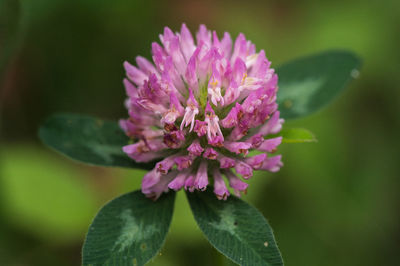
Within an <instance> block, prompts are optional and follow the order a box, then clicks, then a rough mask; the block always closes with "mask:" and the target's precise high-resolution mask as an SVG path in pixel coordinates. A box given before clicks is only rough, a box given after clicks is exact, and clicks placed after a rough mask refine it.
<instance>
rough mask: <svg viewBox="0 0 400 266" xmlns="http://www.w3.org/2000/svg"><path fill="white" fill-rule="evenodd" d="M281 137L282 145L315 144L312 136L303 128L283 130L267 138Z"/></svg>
mask: <svg viewBox="0 0 400 266" xmlns="http://www.w3.org/2000/svg"><path fill="white" fill-rule="evenodd" d="M275 137H282V143H304V142H317V139H316V138H315V136H314V134H313V133H312V132H311V131H309V130H307V129H305V128H284V129H282V130H281V131H280V132H279V133H278V134H275V135H272V136H271V135H270V136H268V138H275Z"/></svg>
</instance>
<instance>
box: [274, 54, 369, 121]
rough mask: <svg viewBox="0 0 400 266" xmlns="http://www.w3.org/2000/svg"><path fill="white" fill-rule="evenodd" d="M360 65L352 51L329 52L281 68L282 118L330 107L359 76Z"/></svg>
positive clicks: (280, 104) (279, 94)
mask: <svg viewBox="0 0 400 266" xmlns="http://www.w3.org/2000/svg"><path fill="white" fill-rule="evenodd" d="M360 64H361V62H360V59H359V58H358V57H357V56H356V55H355V54H353V53H351V52H347V51H328V52H323V53H320V54H316V55H312V56H308V57H304V58H300V59H297V60H294V61H290V62H288V63H286V64H284V65H282V66H281V67H278V68H277V69H276V73H277V74H278V77H279V82H278V84H279V90H278V103H279V110H280V112H281V117H283V118H286V119H289V118H299V117H303V116H306V115H309V114H311V113H313V112H316V111H318V110H319V109H320V108H322V107H324V106H325V105H327V104H328V103H329V102H330V101H331V100H333V99H334V98H335V97H336V96H337V95H338V94H339V93H340V92H341V91H342V90H343V88H344V87H345V85H347V83H348V82H349V81H350V80H351V78H355V77H357V75H358V71H359V70H358V69H359V67H360Z"/></svg>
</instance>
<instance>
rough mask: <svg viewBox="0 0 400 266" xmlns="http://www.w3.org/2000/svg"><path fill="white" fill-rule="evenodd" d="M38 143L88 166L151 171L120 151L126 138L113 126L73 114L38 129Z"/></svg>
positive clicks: (57, 115) (114, 124)
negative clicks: (41, 142)
mask: <svg viewBox="0 0 400 266" xmlns="http://www.w3.org/2000/svg"><path fill="white" fill-rule="evenodd" d="M39 137H40V139H41V140H42V141H43V142H44V143H45V144H46V145H48V146H49V147H51V148H53V149H55V150H56V151H58V152H60V153H62V154H64V155H66V156H68V157H70V158H71V159H74V160H78V161H81V162H84V163H87V164H92V165H100V166H120V167H131V168H139V169H147V170H149V169H152V168H153V167H154V164H152V163H146V164H141V163H136V162H134V161H133V160H132V159H130V158H129V157H128V156H126V154H125V153H124V152H123V151H122V147H123V146H125V145H127V144H128V142H129V138H128V137H127V136H126V135H125V133H124V132H123V131H122V129H121V128H120V127H119V126H118V124H117V123H116V122H111V121H107V120H101V119H97V118H94V117H90V116H84V115H75V114H55V115H53V116H51V117H49V118H48V119H47V120H46V121H45V122H44V124H43V125H42V126H41V127H40V129H39Z"/></svg>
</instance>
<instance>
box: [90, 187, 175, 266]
mask: <svg viewBox="0 0 400 266" xmlns="http://www.w3.org/2000/svg"><path fill="white" fill-rule="evenodd" d="M174 200H175V193H174V192H170V193H167V194H163V195H162V196H161V197H160V198H159V199H158V200H157V201H155V202H153V201H152V200H150V199H148V198H146V197H145V196H144V195H143V193H142V192H141V191H134V192H130V193H128V194H124V195H122V196H120V197H118V198H116V199H114V200H112V201H110V202H109V203H107V204H106V205H105V206H104V207H103V208H102V209H101V210H100V211H99V213H98V214H97V215H96V217H95V218H94V221H93V223H92V224H91V225H90V228H89V232H88V234H87V236H86V240H85V243H84V244H83V249H82V261H83V262H82V263H83V265H129V266H130V265H144V264H145V263H146V262H147V261H149V260H150V259H151V258H153V257H154V256H155V255H156V254H157V253H158V252H159V250H160V249H161V247H162V245H163V244H164V241H165V237H166V235H167V232H168V229H169V226H170V223H171V219H172V213H173V209H174Z"/></svg>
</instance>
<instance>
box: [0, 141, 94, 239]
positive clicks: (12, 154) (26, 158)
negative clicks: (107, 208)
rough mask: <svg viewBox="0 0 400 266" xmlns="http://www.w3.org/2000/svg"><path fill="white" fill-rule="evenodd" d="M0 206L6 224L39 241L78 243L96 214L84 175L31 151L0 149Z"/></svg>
mask: <svg viewBox="0 0 400 266" xmlns="http://www.w3.org/2000/svg"><path fill="white" fill-rule="evenodd" d="M0 164H1V165H0V197H1V200H0V205H1V207H2V209H4V212H5V215H6V217H7V218H5V219H6V220H7V221H8V222H10V223H14V224H16V225H18V228H19V230H21V231H25V232H28V233H29V234H30V235H34V236H36V237H38V238H39V239H42V240H45V241H48V242H52V243H54V242H56V243H71V242H73V241H77V240H79V239H80V237H81V235H82V234H83V233H84V232H85V230H86V229H87V223H88V221H90V219H91V217H92V216H93V214H95V212H96V202H95V197H94V194H93V192H92V191H91V189H90V188H89V184H88V182H86V181H87V179H85V177H86V176H85V175H83V173H82V172H81V171H80V169H78V168H73V167H71V166H70V165H68V164H67V163H65V162H63V161H60V160H59V158H55V157H54V156H53V155H49V154H48V153H47V152H46V151H42V150H40V149H38V148H37V147H36V146H31V145H20V146H15V145H12V146H8V145H3V146H2V148H1V149H0Z"/></svg>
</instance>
